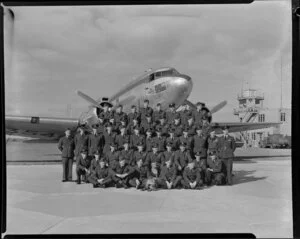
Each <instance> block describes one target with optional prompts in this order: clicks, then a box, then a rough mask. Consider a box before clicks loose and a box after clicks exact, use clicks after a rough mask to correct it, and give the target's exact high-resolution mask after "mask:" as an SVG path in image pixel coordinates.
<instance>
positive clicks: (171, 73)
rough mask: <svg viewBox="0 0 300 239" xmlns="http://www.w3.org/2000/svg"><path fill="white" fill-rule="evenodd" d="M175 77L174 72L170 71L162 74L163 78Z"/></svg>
mask: <svg viewBox="0 0 300 239" xmlns="http://www.w3.org/2000/svg"><path fill="white" fill-rule="evenodd" d="M172 75H173V71H172V70H168V71H163V72H162V76H172Z"/></svg>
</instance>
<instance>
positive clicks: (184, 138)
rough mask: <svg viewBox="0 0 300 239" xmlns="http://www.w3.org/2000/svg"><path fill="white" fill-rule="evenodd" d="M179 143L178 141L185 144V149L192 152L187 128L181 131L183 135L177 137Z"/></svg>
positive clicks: (190, 138)
mask: <svg viewBox="0 0 300 239" xmlns="http://www.w3.org/2000/svg"><path fill="white" fill-rule="evenodd" d="M179 141H180V143H185V144H186V149H187V150H188V151H191V150H192V146H193V145H192V143H193V138H192V137H189V128H188V127H185V128H184V129H183V135H182V136H180V137H179ZM191 152H192V151H191Z"/></svg>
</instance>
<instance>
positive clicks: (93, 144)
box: [88, 133, 104, 156]
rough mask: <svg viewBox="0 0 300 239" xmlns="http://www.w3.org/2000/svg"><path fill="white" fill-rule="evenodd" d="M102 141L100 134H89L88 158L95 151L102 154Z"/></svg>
mask: <svg viewBox="0 0 300 239" xmlns="http://www.w3.org/2000/svg"><path fill="white" fill-rule="evenodd" d="M103 145H104V139H103V135H102V134H97V133H96V134H90V135H89V136H88V149H89V156H93V155H94V154H95V153H96V151H99V152H102V151H103Z"/></svg>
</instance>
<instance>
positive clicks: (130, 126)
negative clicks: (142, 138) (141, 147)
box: [127, 123, 141, 135]
mask: <svg viewBox="0 0 300 239" xmlns="http://www.w3.org/2000/svg"><path fill="white" fill-rule="evenodd" d="M136 126H138V127H140V124H139V123H137V124H136V125H134V124H133V123H130V124H128V126H127V133H128V134H129V135H134V128H135V127H136ZM140 133H141V132H140Z"/></svg>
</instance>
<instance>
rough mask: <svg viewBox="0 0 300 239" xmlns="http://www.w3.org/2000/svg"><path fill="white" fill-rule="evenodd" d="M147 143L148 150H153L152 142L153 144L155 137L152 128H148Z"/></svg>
mask: <svg viewBox="0 0 300 239" xmlns="http://www.w3.org/2000/svg"><path fill="white" fill-rule="evenodd" d="M145 144H146V152H151V151H152V144H153V137H152V129H150V128H149V129H147V131H146V138H145Z"/></svg>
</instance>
